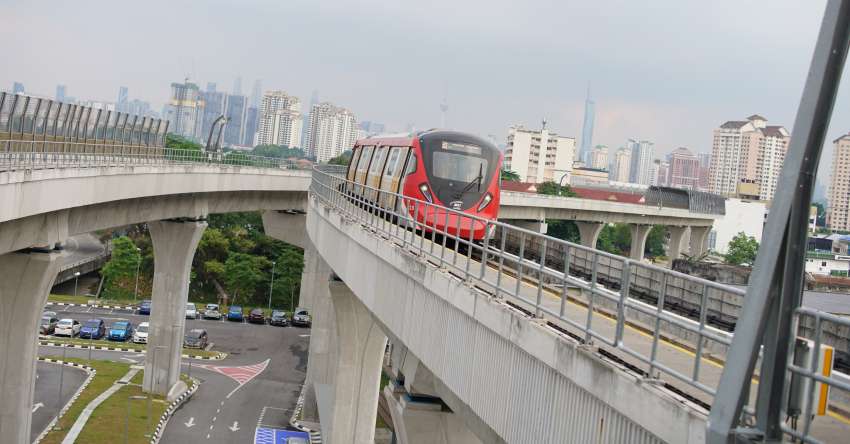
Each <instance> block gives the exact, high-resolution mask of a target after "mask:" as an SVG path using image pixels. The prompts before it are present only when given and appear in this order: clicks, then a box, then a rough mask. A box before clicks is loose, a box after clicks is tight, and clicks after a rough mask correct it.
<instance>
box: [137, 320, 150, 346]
mask: <svg viewBox="0 0 850 444" xmlns="http://www.w3.org/2000/svg"><path fill="white" fill-rule="evenodd" d="M150 326H151V324H150V323H149V322H142V323H141V324H139V326H138V327H136V332H135V333H133V342H135V343H136V344H147V343H148V329H149V328H150Z"/></svg>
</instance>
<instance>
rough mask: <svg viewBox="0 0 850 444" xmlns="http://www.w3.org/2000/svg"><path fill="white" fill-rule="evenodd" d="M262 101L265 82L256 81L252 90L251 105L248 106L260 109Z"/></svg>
mask: <svg viewBox="0 0 850 444" xmlns="http://www.w3.org/2000/svg"><path fill="white" fill-rule="evenodd" d="M261 100H263V81H262V80H260V79H257V80H254V87H253V88H252V89H251V103H250V104H249V105H248V106H249V107H252V108H256V109H259V108H260V101H261Z"/></svg>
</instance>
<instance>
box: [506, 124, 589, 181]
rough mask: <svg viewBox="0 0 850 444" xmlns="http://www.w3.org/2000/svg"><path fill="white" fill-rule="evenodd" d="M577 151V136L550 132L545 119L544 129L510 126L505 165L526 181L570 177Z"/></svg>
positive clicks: (555, 179) (556, 179)
mask: <svg viewBox="0 0 850 444" xmlns="http://www.w3.org/2000/svg"><path fill="white" fill-rule="evenodd" d="M575 151H576V140H575V138H572V137H564V136H559V135H558V134H556V133H554V132H550V131H549V130H548V129H546V125H545V123H544V125H543V128H542V129H541V130H540V131H534V130H529V129H525V128H524V127H523V126H521V125H516V126H512V127H510V128H509V129H508V140H507V149H506V150H505V169H506V170H509V171H513V172H515V173H517V175H519V180H520V181H523V182H532V183H541V182H547V181H553V182H560V181H561V178H562V177H564V176H565V175H566V176H567V178H568V179H569V175H570V173H571V172H572V170H573V160H574V159H575ZM567 183H569V180H568V181H567Z"/></svg>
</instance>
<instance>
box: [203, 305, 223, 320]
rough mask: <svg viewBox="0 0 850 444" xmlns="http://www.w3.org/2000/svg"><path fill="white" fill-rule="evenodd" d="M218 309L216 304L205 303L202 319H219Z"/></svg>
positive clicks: (219, 312)
mask: <svg viewBox="0 0 850 444" xmlns="http://www.w3.org/2000/svg"><path fill="white" fill-rule="evenodd" d="M220 310H221V309H220V308H219V306H218V304H207V306H206V307H204V319H221V311H220Z"/></svg>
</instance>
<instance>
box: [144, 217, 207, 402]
mask: <svg viewBox="0 0 850 444" xmlns="http://www.w3.org/2000/svg"><path fill="white" fill-rule="evenodd" d="M206 227H207V223H206V222H203V221H187V222H180V221H170V220H161V221H156V222H148V230H149V231H150V234H151V241H152V243H153V254H154V274H153V295H152V297H151V316H150V321H149V322H150V333H149V335H148V352H147V354H146V355H145V374H144V381H143V382H142V389H143V390H144V391H145V392H149V393H155V394H157V395H167V394H168V392H169V391H170V390H171V388H172V386H174V384H175V383H177V382H178V381H179V375H180V359H181V354H182V350H183V334H184V333H183V330H184V327H185V325H186V302H187V301H188V299H189V276H190V272H191V269H192V258H194V256H195V249H196V248H197V247H198V242H199V241H200V240H201V234H203V232H204V229H205V228H206Z"/></svg>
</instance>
